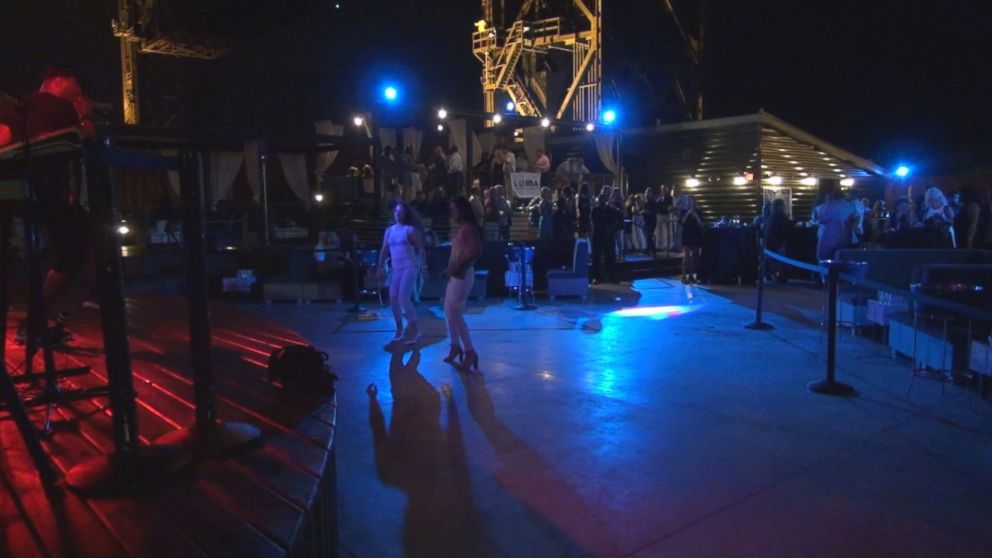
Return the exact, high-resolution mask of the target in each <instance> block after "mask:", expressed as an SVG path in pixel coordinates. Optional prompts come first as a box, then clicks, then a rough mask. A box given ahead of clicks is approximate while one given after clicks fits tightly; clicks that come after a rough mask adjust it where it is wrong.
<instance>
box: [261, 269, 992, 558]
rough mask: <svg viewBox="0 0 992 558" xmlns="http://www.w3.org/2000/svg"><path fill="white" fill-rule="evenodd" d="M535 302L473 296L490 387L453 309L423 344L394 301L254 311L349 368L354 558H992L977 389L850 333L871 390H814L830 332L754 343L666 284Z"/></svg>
mask: <svg viewBox="0 0 992 558" xmlns="http://www.w3.org/2000/svg"><path fill="white" fill-rule="evenodd" d="M807 296H819V295H818V294H817V293H808V295H807ZM815 304H818V302H816V301H814V303H813V305H814V306H815ZM512 306H513V305H512V303H511V302H509V301H507V302H503V301H497V300H491V301H488V302H487V303H485V304H479V303H473V304H472V306H471V308H470V314H471V315H470V316H468V323H469V326H470V328H471V329H472V331H473V332H474V334H475V342H476V345H477V347H478V352H479V354H480V360H481V368H482V372H483V373H482V374H473V375H470V376H466V375H465V374H462V373H459V372H457V371H455V370H454V369H453V368H452V367H450V366H448V365H446V364H444V363H442V362H441V359H442V358H443V356H444V355H445V354H446V353H447V340H446V339H445V338H443V337H442V336H443V332H444V321H443V314H442V312H441V310H440V309H439V308H438V307H437V305H436V304H434V305H425V306H423V307H422V308H421V323H422V327H423V328H424V329H425V331H426V332H427V333H428V334H429V336H428V337H427V338H426V339H425V341H426V343H425V346H424V347H423V348H422V349H420V350H418V351H414V352H408V353H405V354H394V353H390V352H387V351H385V350H383V346H384V345H385V343H386V342H387V341H388V340H389V339H390V338H391V337H392V334H393V326H392V319H391V315H390V313H389V310H388V308H387V309H378V308H377V309H376V312H377V313H378V318H377V319H371V320H367V321H356V320H355V319H354V316H353V315H349V314H347V313H346V312H344V307H342V306H324V305H310V306H301V307H297V306H269V307H264V306H253V307H251V308H252V309H253V310H254V311H256V312H258V313H261V314H264V315H265V316H267V317H271V318H275V319H277V320H282V321H283V322H285V323H286V324H287V325H289V326H291V327H292V328H294V329H296V330H297V331H299V332H300V333H301V334H303V335H304V336H305V337H307V338H308V339H309V340H311V342H313V343H314V344H315V345H316V346H318V347H319V348H320V349H322V350H325V351H327V352H328V353H329V354H330V360H331V362H332V364H333V366H334V368H335V369H336V371H337V373H338V374H339V376H340V382H339V384H338V389H339V393H338V403H339V414H338V427H339V428H338V433H337V440H336V443H337V464H338V487H339V517H340V533H341V545H342V555H343V556H361V557H385V556H404V555H405V556H535V557H536V556H542V557H543V556H584V555H595V556H666V557H671V556H694V557H695V556H714V557H730V556H782V557H795V556H831V557H833V556H872V557H876V556H899V557H906V556H941V557H945V556H947V557H950V556H984V557H988V556H992V444H990V442H992V405H990V404H989V403H987V402H982V401H981V400H980V399H979V398H978V396H977V395H976V393H975V392H972V391H967V390H965V389H963V388H959V387H954V386H948V389H947V393H946V395H943V396H942V395H941V389H940V385H939V384H936V383H933V382H928V381H924V380H917V381H916V383H915V384H914V386H913V390H912V394H911V397H910V398H908V399H907V398H906V388H907V385H908V378H909V363H908V361H906V360H902V359H892V358H891V357H890V356H889V353H888V351H887V349H886V348H885V347H884V346H883V345H880V344H877V343H874V342H872V341H871V340H869V339H864V338H855V337H851V335H850V334H849V333H844V334H843V335H842V336H841V338H840V344H839V347H840V349H839V352H838V362H839V371H838V379H840V380H842V381H846V382H848V383H850V384H852V385H854V386H855V387H856V388H857V389H858V390H859V392H860V395H859V396H858V397H856V398H849V399H837V398H831V397H827V396H822V395H816V394H813V393H811V392H809V391H807V390H806V387H805V385H806V382H808V381H811V380H818V379H820V378H821V377H822V374H823V369H824V367H823V364H822V363H823V360H824V358H825V356H824V350H823V347H824V346H825V343H826V341H825V339H826V338H825V335H823V334H822V333H821V332H820V331H819V330H817V329H814V328H810V327H808V326H805V325H800V324H797V323H796V322H792V321H789V320H787V319H786V318H782V317H779V316H775V315H770V316H767V321H769V322H770V323H772V324H773V325H774V326H775V328H776V329H775V330H774V331H770V332H758V331H750V330H746V329H743V328H742V327H741V325H742V324H744V323H745V322H748V321H750V320H751V319H752V318H753V312H751V311H750V310H748V309H747V308H745V307H742V306H738V305H735V304H733V303H732V302H730V300H729V299H727V298H724V297H721V296H718V295H716V294H714V293H712V292H709V291H707V290H705V289H701V288H690V289H687V288H685V287H683V286H682V285H678V284H677V283H674V282H669V281H664V280H658V279H650V280H643V281H639V282H637V283H635V284H634V286H633V289H629V288H626V287H625V288H621V289H615V290H614V291H601V292H599V293H597V296H596V297H594V299H593V301H592V302H591V303H589V304H582V303H579V302H578V301H574V302H561V301H560V302H558V303H555V304H549V303H548V302H547V301H546V300H538V306H539V308H538V310H536V311H531V312H519V311H515V310H513V309H512ZM621 307H625V308H626V309H621ZM371 383H374V384H375V385H376V386H377V393H376V394H375V395H374V396H370V395H368V394H367V392H366V388H367V386H368V385H369V384H371ZM449 388H450V389H449ZM449 394H450V395H449Z"/></svg>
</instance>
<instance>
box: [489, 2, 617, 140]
mask: <svg viewBox="0 0 992 558" xmlns="http://www.w3.org/2000/svg"><path fill="white" fill-rule="evenodd" d="M511 3H512V0H482V13H483V19H482V20H480V21H478V22H476V29H475V32H474V33H473V34H472V53H473V54H474V55H475V57H476V58H478V59H479V61H480V62H481V63H482V92H483V98H484V105H485V110H486V111H487V112H495V110H496V99H497V95H498V93H499V92H504V93H505V95H506V96H507V97H508V98H509V100H510V101H511V102H512V103H513V105H514V110H515V111H516V112H517V114H520V115H523V116H548V117H551V118H555V119H562V118H567V119H571V120H577V121H593V120H595V119H597V118H598V117H599V111H600V108H601V105H602V66H603V58H602V49H601V45H602V33H601V30H602V0H557V1H554V0H524V1H523V3H522V4H521V5H520V8H519V9H518V10H517V11H516V15H515V17H514V18H513V19H512V21H507V18H506V17H505V13H506V12H507V11H509V10H510V9H511V6H508V4H511ZM565 12H573V13H575V15H574V16H573V17H562V16H560V15H558V16H555V14H556V13H557V14H561V13H565ZM556 63H558V64H561V63H565V64H570V65H571V72H570V76H571V80H570V82H569V83H568V84H567V86H566V87H564V88H563V89H564V91H561V89H562V88H559V91H557V92H556V91H555V87H554V84H553V83H551V82H552V80H551V79H550V78H549V74H550V73H551V72H550V71H549V70H550V69H551V67H552V66H554V65H555V64H556Z"/></svg>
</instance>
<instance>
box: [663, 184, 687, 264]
mask: <svg viewBox="0 0 992 558" xmlns="http://www.w3.org/2000/svg"><path fill="white" fill-rule="evenodd" d="M674 206H675V200H674V199H673V198H672V196H671V194H670V193H669V190H668V187H667V186H662V187H661V195H660V196H658V224H659V226H660V232H661V234H660V235H659V237H658V244H660V246H659V248H662V249H664V250H665V251H666V252H668V251H669V250H671V249H672V243H673V241H674V240H675V239H674V236H675V234H674V232H675V225H676V221H678V219H679V218H680V217H681V216H680V215H672V208H673V207H674Z"/></svg>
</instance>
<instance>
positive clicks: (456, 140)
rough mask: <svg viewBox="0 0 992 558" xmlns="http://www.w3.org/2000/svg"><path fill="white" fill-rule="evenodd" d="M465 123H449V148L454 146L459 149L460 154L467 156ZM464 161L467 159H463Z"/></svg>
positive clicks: (455, 121)
mask: <svg viewBox="0 0 992 558" xmlns="http://www.w3.org/2000/svg"><path fill="white" fill-rule="evenodd" d="M465 127H466V125H465V121H464V120H452V121H450V122H449V123H448V129H449V130H450V133H449V134H448V147H451V146H452V145H454V146H457V147H458V152H459V153H461V154H462V157H464V156H465V148H466V146H467V144H466V142H465ZM462 160H463V161H464V160H465V159H462Z"/></svg>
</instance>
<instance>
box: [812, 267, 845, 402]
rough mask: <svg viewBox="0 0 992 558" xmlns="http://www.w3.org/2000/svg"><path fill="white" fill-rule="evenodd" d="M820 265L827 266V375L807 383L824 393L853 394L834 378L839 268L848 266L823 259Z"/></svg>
mask: <svg viewBox="0 0 992 558" xmlns="http://www.w3.org/2000/svg"><path fill="white" fill-rule="evenodd" d="M820 265H822V266H824V267H826V268H827V377H826V379H825V380H822V381H819V382H810V383H809V384H807V387H809V389H810V391H815V392H816V393H822V394H824V395H854V394H855V393H857V391H855V389H854V388H853V387H851V386H849V385H847V384H842V383H840V382H838V381H836V379H835V372H836V365H837V289H838V283H839V282H840V281H839V275H840V272H841V270H843V269H847V268H848V267H849V265H848V263H847V262H844V261H838V260H824V261H821V262H820Z"/></svg>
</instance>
